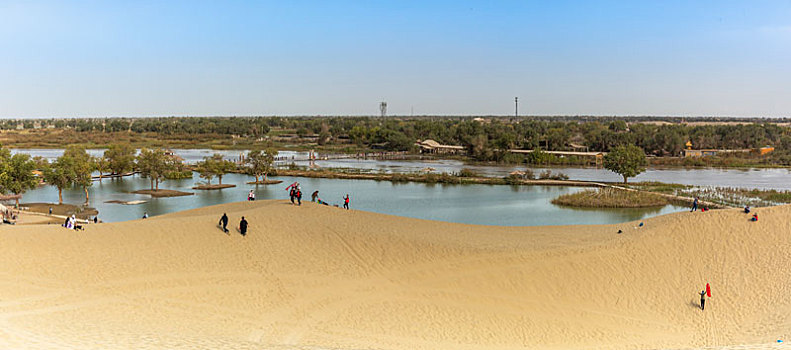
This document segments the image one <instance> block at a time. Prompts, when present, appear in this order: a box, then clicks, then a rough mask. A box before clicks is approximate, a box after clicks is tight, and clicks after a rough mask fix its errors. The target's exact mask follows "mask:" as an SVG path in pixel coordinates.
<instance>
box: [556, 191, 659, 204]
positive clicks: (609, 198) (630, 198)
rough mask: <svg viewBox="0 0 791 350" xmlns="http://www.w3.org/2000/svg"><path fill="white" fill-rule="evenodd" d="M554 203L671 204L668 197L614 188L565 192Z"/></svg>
mask: <svg viewBox="0 0 791 350" xmlns="http://www.w3.org/2000/svg"><path fill="white" fill-rule="evenodd" d="M552 203H553V204H558V205H565V206H569V207H584V208H645V207H658V206H664V205H667V204H670V202H669V201H668V199H667V198H665V197H662V196H659V195H656V194H653V193H647V192H639V191H624V190H616V189H612V188H600V189H595V190H585V191H580V192H577V193H570V194H564V195H562V196H560V197H558V198H555V199H553V200H552Z"/></svg>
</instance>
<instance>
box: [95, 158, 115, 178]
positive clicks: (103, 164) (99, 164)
mask: <svg viewBox="0 0 791 350" xmlns="http://www.w3.org/2000/svg"><path fill="white" fill-rule="evenodd" d="M93 167H94V169H96V171H98V172H99V181H101V180H102V178H104V174H105V173H108V172H110V171H111V170H110V161H109V160H107V158H105V157H103V156H102V157H94V158H93Z"/></svg>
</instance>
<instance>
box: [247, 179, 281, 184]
mask: <svg viewBox="0 0 791 350" xmlns="http://www.w3.org/2000/svg"><path fill="white" fill-rule="evenodd" d="M282 182H283V180H266V181H264V180H259V181H258V182H255V181H250V182H248V183H247V184H248V185H276V184H279V183H282Z"/></svg>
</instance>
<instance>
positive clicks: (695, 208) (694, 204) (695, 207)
mask: <svg viewBox="0 0 791 350" xmlns="http://www.w3.org/2000/svg"><path fill="white" fill-rule="evenodd" d="M695 210H698V197H695V201H694V202H692V210H690V211H695Z"/></svg>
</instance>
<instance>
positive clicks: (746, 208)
mask: <svg viewBox="0 0 791 350" xmlns="http://www.w3.org/2000/svg"><path fill="white" fill-rule="evenodd" d="M744 213H745V214H750V206H749V205H747V206H745V207H744Z"/></svg>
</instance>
